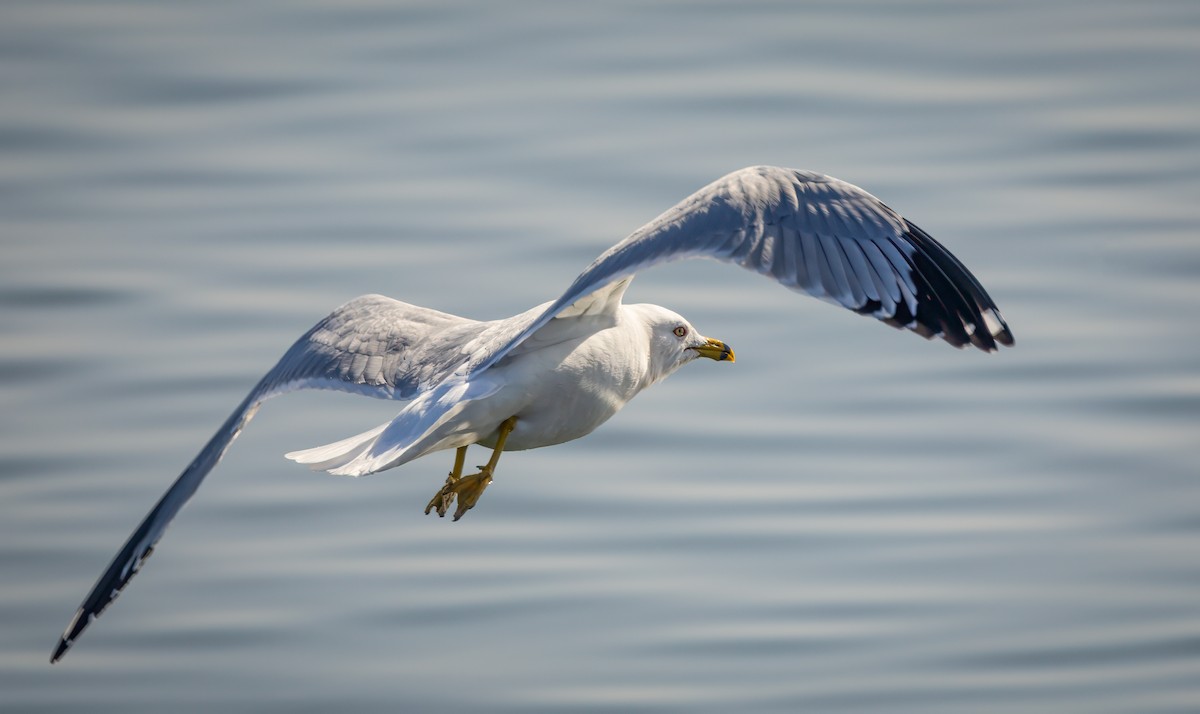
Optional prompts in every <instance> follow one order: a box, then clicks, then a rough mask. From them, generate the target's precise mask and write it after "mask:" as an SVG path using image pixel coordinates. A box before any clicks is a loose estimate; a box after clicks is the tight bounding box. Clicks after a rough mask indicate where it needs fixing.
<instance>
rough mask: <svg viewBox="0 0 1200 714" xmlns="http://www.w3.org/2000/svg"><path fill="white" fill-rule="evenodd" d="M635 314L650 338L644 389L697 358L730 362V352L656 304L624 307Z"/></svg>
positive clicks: (678, 316)
mask: <svg viewBox="0 0 1200 714" xmlns="http://www.w3.org/2000/svg"><path fill="white" fill-rule="evenodd" d="M624 307H626V308H629V309H630V310H631V311H632V312H633V313H635V314H636V315H637V318H638V320H639V322H641V323H642V324H643V325H644V326H645V328H646V331H647V334H648V336H649V338H650V365H649V366H650V373H649V374H648V375H647V376H648V377H649V381H648V383H647V385H646V386H649V385H650V384H653V383H654V382H657V381H659V380H660V379H662V378H664V377H666V376H667V375H669V374H671V373H672V372H674V371H675V370H677V369H679V368H680V367H682V366H683V365H685V364H687V363H688V362H691V361H692V360H694V359H696V358H698V357H707V358H709V359H713V360H717V361H718V362H733V361H734V359H733V350H731V349H730V348H729V346H728V345H726V344H725V343H724V342H722V341H720V340H714V339H712V338H709V337H705V336H704V335H701V334H700V333H699V332H697V331H696V328H694V327H692V323H690V322H688V321H687V320H685V319H684V318H683V317H682V316H680V315H678V314H676V313H674V312H672V311H671V310H668V309H667V308H665V307H659V306H658V305H648V304H642V305H626V306H624Z"/></svg>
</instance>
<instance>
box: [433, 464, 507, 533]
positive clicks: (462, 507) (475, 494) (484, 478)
mask: <svg viewBox="0 0 1200 714" xmlns="http://www.w3.org/2000/svg"><path fill="white" fill-rule="evenodd" d="M491 482H492V470H491V469H490V468H488V467H487V466H480V467H479V473H474V474H471V475H469V476H457V477H456V476H455V475H454V474H450V477H449V478H447V479H446V485H444V486H442V488H441V490H440V491H438V492H437V493H436V494H434V496H433V499H432V500H431V501H430V502H429V505H427V506H425V514H426V515H429V512H430V511H437V514H438V516H439V517H442V518H444V517H445V516H446V513H447V512H448V511H449V510H450V507H451V506H453V505H454V501H455V499H456V498H457V500H458V508H456V509H455V510H454V520H456V521H457V520H458V519H460V518H462V517H463V515H464V514H465V513H466V512H467V511H469V510H471V509H472V508H474V507H475V504H476V503H478V502H479V497H480V496H482V495H483V492H484V490H485V489H486V488H487V487H488V484H490V483H491Z"/></svg>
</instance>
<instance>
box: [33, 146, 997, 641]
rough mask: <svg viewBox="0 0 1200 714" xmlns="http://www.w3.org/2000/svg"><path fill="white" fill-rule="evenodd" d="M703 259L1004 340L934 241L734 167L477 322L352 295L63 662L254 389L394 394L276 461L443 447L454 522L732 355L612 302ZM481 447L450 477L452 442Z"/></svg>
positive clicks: (837, 196)
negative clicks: (354, 425) (640, 279)
mask: <svg viewBox="0 0 1200 714" xmlns="http://www.w3.org/2000/svg"><path fill="white" fill-rule="evenodd" d="M695 257H703V258H714V259H716V260H719V261H723V262H726V263H734V264H736V265H740V266H742V267H744V268H747V269H749V270H753V271H756V272H758V273H761V274H763V275H765V276H767V277H769V278H772V279H774V280H775V281H777V282H779V283H782V284H783V285H785V286H787V287H790V288H793V289H795V290H798V291H801V292H805V293H808V294H810V295H813V296H816V297H818V298H821V299H823V300H826V301H829V302H832V303H834V304H837V305H841V306H843V307H846V308H849V309H851V310H853V311H855V312H857V313H860V314H864V315H870V316H873V317H875V318H877V319H879V320H882V321H883V322H885V323H887V324H889V325H892V326H894V327H898V328H904V329H908V330H912V331H914V332H916V333H918V334H921V335H923V336H925V337H926V338H932V337H941V338H942V339H944V340H945V341H946V342H949V343H950V344H952V345H954V346H955V347H962V346H964V345H967V344H971V345H974V346H975V347H978V348H979V349H981V350H984V351H992V350H995V349H996V347H997V345H1011V344H1013V337H1012V333H1011V332H1010V331H1009V329H1008V326H1007V325H1006V324H1005V322H1004V318H1003V317H1001V315H1000V311H999V310H998V309H997V308H996V305H995V303H993V302H992V300H991V298H990V297H988V295H987V292H985V291H984V289H983V287H982V286H981V285H980V284H979V281H977V280H976V279H975V277H974V276H973V275H971V273H970V272H969V271H968V270H967V269H966V267H964V266H963V264H962V263H960V262H959V261H958V259H957V258H955V257H954V256H953V255H951V254H950V252H949V251H948V250H946V249H945V248H944V247H943V246H942V245H941V244H940V243H938V242H937V241H935V240H934V239H933V238H931V237H930V236H929V235H928V234H926V233H925V232H924V231H922V230H921V229H920V228H918V227H917V226H915V225H913V224H912V223H910V222H908V221H907V220H905V219H904V218H903V217H901V216H900V215H899V214H898V213H896V212H895V211H893V210H892V209H891V208H889V207H888V206H886V205H885V204H883V203H882V202H881V201H879V199H877V198H875V197H874V196H872V195H870V194H869V193H867V192H866V191H863V190H862V189H860V188H858V187H856V186H853V185H851V184H848V183H846V182H844V181H840V180H838V179H835V178H831V177H829V176H824V175H821V174H818V173H813V172H810V171H799V170H794V169H784V168H778V167H772V166H756V167H751V168H746V169H742V170H740V171H735V172H734V173H731V174H729V175H727V176H725V177H723V178H721V179H718V180H717V181H715V182H713V183H711V184H709V185H708V186H706V187H704V188H702V189H700V190H699V191H697V192H696V193H694V194H692V195H691V196H689V197H688V198H686V199H684V200H683V201H682V202H680V203H679V204H677V205H676V206H674V207H673V208H671V209H670V210H668V211H667V212H666V213H664V214H662V215H661V216H659V217H658V218H656V219H654V220H653V221H651V222H650V223H648V224H646V225H645V226H643V227H642V228H639V229H638V230H637V231H635V232H634V233H633V234H632V235H630V236H629V237H628V238H626V239H625V240H623V241H621V242H620V243H618V244H616V245H615V246H613V247H612V248H610V249H609V250H607V251H605V252H604V253H603V254H602V255H601V256H600V257H599V258H597V259H596V260H595V261H594V262H592V264H591V265H589V266H588V267H587V269H585V270H584V271H583V272H582V273H581V274H580V275H579V276H578V277H577V278H576V279H575V281H574V282H573V283H572V284H571V286H570V287H569V288H567V290H566V292H564V293H563V294H562V295H561V296H560V297H559V298H558V299H556V300H554V301H553V302H549V303H545V304H543V305H539V306H537V307H535V308H533V309H532V310H529V311H527V312H524V313H522V314H520V315H517V316H515V317H510V318H508V319H505V320H495V321H492V322H479V321H476V320H470V319H467V318H464V317H457V316H455V315H449V314H446V313H443V312H438V311H436V310H431V309H429V308H424V307H418V306H416V305H409V304H407V303H403V302H400V301H398V300H393V299H391V298H386V297H383V296H379V295H366V296H363V297H360V298H356V299H354V300H351V301H350V302H349V303H347V304H345V305H343V306H342V307H339V308H338V309H336V310H334V311H333V312H332V313H330V315H329V316H328V317H326V318H325V319H323V320H321V321H320V322H319V323H317V324H316V326H314V327H313V328H312V329H311V330H309V331H308V332H306V333H305V334H304V335H303V336H302V337H301V338H300V339H299V340H297V341H296V343H295V344H294V345H292V347H291V349H289V350H288V351H287V353H286V354H284V356H283V358H282V359H280V360H279V363H278V364H276V365H275V367H274V368H272V369H271V371H269V372H267V374H266V376H264V377H263V378H262V380H261V381H259V383H258V384H257V385H256V386H255V387H254V389H252V390H251V391H250V394H249V395H247V397H246V398H245V400H243V401H242V403H241V404H240V405H238V407H237V409H235V410H234V412H233V414H232V415H230V417H229V419H228V420H227V421H226V422H225V423H224V424H223V425H222V426H221V428H220V429H219V430H218V431H217V433H216V434H215V435H214V436H213V437H212V439H211V440H209V442H208V443H207V444H206V445H205V446H204V448H203V449H201V451H200V453H199V454H198V455H197V456H196V458H195V459H194V460H193V461H192V462H191V464H189V465H188V466H187V468H185V469H184V470H183V473H182V474H181V475H180V476H179V478H178V479H177V480H176V481H175V483H173V484H172V485H171V487H170V488H169V489H167V492H166V493H165V494H163V496H162V498H161V499H160V500H159V501H158V503H157V504H156V505H155V506H154V508H153V509H152V510H151V511H150V513H149V514H148V515H147V516H146V518H145V520H143V521H142V523H141V525H139V526H138V527H137V530H135V531H134V532H133V535H131V536H130V537H129V540H128V541H127V542H126V543H125V545H124V547H122V548H121V551H120V552H119V553H118V554H117V556H116V557H115V558H114V559H113V561H112V563H111V564H110V565H109V566H108V569H107V570H105V571H104V573H103V574H102V575H101V576H100V579H99V580H98V581H97V582H96V584H95V586H94V587H93V588H92V590H91V592H90V593H89V594H88V596H87V597H86V598H85V599H84V601H83V604H82V605H81V606H80V607H79V610H78V611H77V612H76V613H75V616H74V618H72V620H71V622H70V623H69V624H68V625H67V628H66V631H65V632H64V633H63V635H62V637H61V639H60V640H59V642H58V645H57V646H56V647H55V649H54V653H53V655H52V656H51V659H50V661H51V662H55V661H57V660H59V659H60V658H62V656H63V655H64V654H65V653H66V651H67V650H68V649H69V648H70V647H71V645H72V644H73V643H74V642H75V640H76V639H77V638H78V637H79V635H80V633H81V632H83V630H84V629H86V628H87V626H88V625H89V624H91V622H92V620H93V619H94V618H95V617H96V616H98V615H99V614H100V613H101V612H102V611H103V610H104V609H105V608H106V607H107V606H108V605H109V603H111V602H112V601H113V600H114V599H115V598H116V597H117V595H118V594H119V593H120V591H121V589H122V588H124V587H125V585H126V584H127V583H128V582H129V580H130V579H131V578H132V577H133V576H134V574H135V573H136V572H137V571H138V569H139V568H140V567H141V565H142V563H143V562H145V560H146V558H148V557H149V556H150V553H151V552H153V549H154V545H155V544H156V543H157V542H158V540H159V538H161V537H162V534H163V531H164V530H165V529H166V527H167V525H168V524H170V522H171V520H172V519H173V518H174V517H175V515H176V514H177V513H178V512H179V509H180V508H182V507H183V505H184V504H185V503H187V501H188V499H190V498H191V497H192V494H194V493H195V492H196V489H197V488H198V487H199V486H200V482H201V481H203V480H204V477H205V475H207V474H208V472H209V471H211V470H212V468H213V467H214V466H215V465H216V464H217V462H218V461H220V460H221V456H222V455H223V454H224V453H225V450H226V449H227V448H228V447H229V445H230V443H232V442H233V440H234V439H235V438H237V435H238V433H239V432H240V431H241V430H242V428H243V427H244V426H245V425H246V423H247V422H249V421H250V419H251V417H253V416H254V413H255V411H256V410H257V409H258V406H259V404H261V403H262V402H263V400H265V399H267V398H269V397H272V396H275V395H278V394H282V393H284V392H289V391H292V390H295V389H306V388H307V389H334V390H340V391H345V392H354V393H358V394H365V395H367V396H371V397H378V398H381V399H395V400H401V401H405V402H407V404H405V406H404V408H403V409H402V410H401V412H400V413H399V415H397V416H396V418H395V419H393V420H392V421H390V422H388V423H386V424H383V425H381V426H379V427H377V428H375V429H372V430H370V431H367V432H365V433H363V434H359V435H357V436H352V437H350V438H348V439H345V440H343V441H339V442H337V443H334V444H329V445H327V446H322V447H318V448H315V449H308V450H305V451H297V452H293V453H290V454H287V457H288V458H290V459H292V460H294V461H298V462H300V463H304V464H309V465H310V466H311V467H313V468H315V469H324V470H326V471H329V472H330V473H335V474H348V475H353V476H361V475H364V474H371V473H375V472H378V471H383V470H384V469H390V468H392V467H395V466H399V465H401V464H404V463H407V462H409V461H412V460H413V459H416V458H418V457H421V456H424V455H425V454H428V453H430V452H433V451H440V450H444V449H455V450H456V453H455V461H454V467H453V470H452V471H451V473H450V476H449V478H448V479H447V480H446V484H445V485H444V486H443V487H442V489H441V490H440V491H438V492H437V494H435V495H434V497H433V500H432V501H430V502H429V505H428V506H427V507H426V509H425V512H426V513H429V512H430V511H431V510H436V511H437V513H438V515H445V514H446V512H447V511H448V510H449V509H450V508H451V507H452V506H453V505H454V501H455V500H456V499H457V501H458V506H457V509H456V511H455V514H454V518H455V520H458V519H459V518H461V517H462V515H463V514H464V513H465V512H466V511H467V510H468V509H470V508H472V507H473V506H474V505H475V503H476V502H477V501H478V499H479V496H480V495H481V494H482V493H483V490H484V489H485V488H486V487H487V485H488V484H489V483H491V478H492V473H493V472H494V470H495V468H496V463H497V461H498V460H499V457H500V454H501V452H503V451H505V450H520V449H534V448H538V447H542V446H550V445H553V444H561V443H563V442H565V441H570V440H572V439H577V438H579V437H581V436H584V435H586V434H588V433H590V432H591V431H592V430H593V429H595V428H596V427H598V426H599V425H600V424H602V423H604V422H605V421H607V420H608V419H609V418H610V417H611V416H613V415H614V414H616V413H617V412H618V411H619V410H620V409H621V407H623V406H624V405H625V403H626V402H628V401H629V400H630V399H632V398H633V397H634V396H635V395H636V394H637V393H638V392H640V391H642V390H643V389H645V388H646V387H649V386H650V385H652V384H654V383H655V382H657V381H659V380H661V379H663V378H664V377H666V376H668V375H670V374H671V373H672V372H674V371H675V370H676V369H678V368H679V367H681V366H682V365H684V364H686V363H688V362H691V361H692V360H694V359H696V358H698V357H707V358H709V359H713V360H717V361H729V362H732V361H733V359H734V355H733V350H731V349H730V348H729V347H728V346H726V345H725V344H724V343H723V342H721V341H720V340H716V339H712V338H708V337H704V336H703V335H701V334H700V333H699V332H698V331H697V330H696V329H695V328H694V327H692V325H691V324H690V323H688V321H687V320H685V319H684V318H682V317H680V316H679V315H677V314H675V313H674V312H672V311H670V310H668V309H666V308H663V307H659V306H657V305H625V304H622V302H621V298H622V296H623V295H624V293H625V289H626V288H627V287H628V286H629V281H630V280H632V279H633V275H634V273H636V272H637V271H639V270H641V269H643V268H647V267H650V266H653V265H658V264H660V263H666V262H669V261H674V260H680V259H683V258H695ZM471 444H482V445H483V446H486V447H490V448H492V449H493V451H492V456H491V458H490V460H489V461H488V463H487V464H486V465H484V466H481V467H479V469H480V470H479V472H478V473H475V474H470V475H463V473H462V471H463V464H464V460H465V456H466V450H467V447H468V446H470V445H471Z"/></svg>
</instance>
